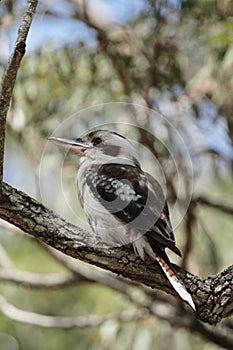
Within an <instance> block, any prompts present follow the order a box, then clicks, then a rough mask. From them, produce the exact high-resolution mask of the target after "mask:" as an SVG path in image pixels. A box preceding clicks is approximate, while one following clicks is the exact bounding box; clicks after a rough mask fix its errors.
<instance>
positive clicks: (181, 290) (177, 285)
mask: <svg viewBox="0 0 233 350" xmlns="http://www.w3.org/2000/svg"><path fill="white" fill-rule="evenodd" d="M156 260H157V261H158V263H159V265H160V266H161V268H162V270H163V272H164V273H165V275H166V276H167V278H168V280H169V281H170V283H171V285H172V286H173V288H174V289H175V290H176V291H177V293H178V294H179V296H180V297H181V298H182V299H183V300H185V301H187V302H188V303H189V305H190V306H191V307H192V308H193V310H194V311H196V308H195V305H194V302H193V299H192V297H191V295H190V294H189V293H188V291H187V290H186V288H185V286H184V285H183V284H182V283H181V282H180V280H179V279H178V277H177V276H176V275H175V273H174V272H173V271H172V269H171V267H170V266H169V265H168V264H167V263H166V262H165V261H164V260H163V259H162V258H161V257H160V256H158V255H157V254H156Z"/></svg>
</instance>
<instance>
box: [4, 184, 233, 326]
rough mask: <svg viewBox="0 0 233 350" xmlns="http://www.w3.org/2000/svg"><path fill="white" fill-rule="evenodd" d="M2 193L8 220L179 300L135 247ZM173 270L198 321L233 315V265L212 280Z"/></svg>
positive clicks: (10, 191)
mask: <svg viewBox="0 0 233 350" xmlns="http://www.w3.org/2000/svg"><path fill="white" fill-rule="evenodd" d="M2 191H3V192H2V201H1V204H0V217H1V218H2V219H4V220H6V221H8V222H10V223H11V224H13V225H15V226H16V227H18V228H20V229H21V230H23V231H24V232H26V233H28V234H29V235H31V236H33V237H35V238H37V239H39V240H41V241H43V242H44V243H46V244H48V245H49V246H51V247H54V248H56V249H58V250H59V251H62V252H63V253H65V254H67V255H70V256H72V257H74V258H76V259H80V260H82V261H85V262H87V263H89V264H93V265H96V266H99V267H101V268H103V269H106V270H110V271H112V272H114V273H116V274H118V275H122V276H124V277H127V278H129V279H131V280H133V281H136V282H138V283H143V284H145V285H148V286H150V287H152V288H158V289H160V290H163V291H165V292H167V293H169V294H172V295H173V296H175V297H176V298H179V296H178V295H177V294H176V292H175V291H174V290H173V288H172V287H171V285H170V283H169V282H168V280H167V279H166V277H165V276H164V274H163V273H162V271H161V269H160V267H159V266H158V265H157V264H156V263H154V262H152V261H149V260H148V261H146V263H145V262H143V261H142V260H141V259H140V258H138V257H137V256H136V255H135V254H134V252H133V251H132V249H131V248H130V247H128V246H125V247H120V248H111V249H109V248H106V247H104V246H102V245H101V243H100V242H99V241H98V239H97V237H95V236H94V235H91V234H90V233H89V232H87V231H84V230H82V229H79V228H78V227H76V226H74V225H72V224H70V223H68V222H66V221H65V220H64V219H63V218H61V217H60V216H58V215H57V214H56V213H54V212H53V211H51V210H49V209H47V208H46V207H44V206H43V205H42V204H40V203H38V202H37V201H36V200H34V199H32V198H31V197H29V196H28V195H26V194H25V193H23V192H21V191H19V190H17V189H15V188H13V187H11V186H9V185H7V184H3V190H2ZM173 267H174V269H175V270H176V272H177V274H178V275H179V277H180V279H181V280H182V281H183V283H184V284H185V286H186V288H187V290H188V291H189V292H190V294H191V295H192V298H193V300H194V302H195V305H196V308H197V312H196V318H197V319H199V320H201V321H203V322H206V323H209V324H211V325H214V324H217V323H218V322H219V321H221V319H223V318H224V317H228V316H230V315H232V314H233V265H232V266H230V267H228V268H227V269H225V270H224V271H222V272H220V273H218V274H217V275H214V276H209V277H206V278H201V277H198V276H195V275H193V274H191V273H189V272H187V271H185V270H184V269H182V268H180V267H178V266H176V265H173Z"/></svg>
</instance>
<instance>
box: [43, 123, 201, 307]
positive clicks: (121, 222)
mask: <svg viewBox="0 0 233 350" xmlns="http://www.w3.org/2000/svg"><path fill="white" fill-rule="evenodd" d="M49 140H50V141H52V142H53V143H54V144H55V145H56V146H58V147H59V148H60V149H62V150H64V151H66V152H68V153H72V154H74V155H76V156H78V157H79V158H80V160H79V167H78V173H77V179H76V185H77V191H78V198H79V201H80V203H81V205H82V207H83V209H84V213H85V215H86V218H87V220H88V222H89V224H90V226H91V229H92V231H93V233H94V234H95V235H97V237H99V238H100V240H101V241H102V242H104V243H105V244H106V245H107V246H108V247H119V246H123V245H127V244H131V245H132V246H133V249H134V252H135V254H137V255H139V257H140V258H141V259H142V260H143V261H145V258H146V256H149V257H150V258H151V259H152V260H153V261H157V262H158V264H159V265H160V267H161V268H162V271H163V272H164V274H165V275H166V277H167V278H168V280H169V281H170V283H171V285H172V286H173V288H174V289H175V290H176V292H177V293H178V294H179V296H180V297H181V299H183V300H184V301H186V302H188V304H189V305H190V306H191V307H192V309H193V310H194V311H195V310H196V309H195V304H194V302H193V300H192V297H191V295H190V293H189V292H188V291H187V289H186V288H185V286H184V284H183V283H182V281H181V280H180V278H179V277H178V276H177V274H176V273H175V271H174V269H173V268H172V265H171V262H170V260H169V258H168V256H167V254H166V252H165V249H166V248H169V249H170V250H171V251H173V252H174V253H175V254H177V255H178V256H180V257H181V252H180V250H179V249H178V247H177V246H176V243H175V237H174V232H173V229H172V225H171V221H170V217H169V209H168V205H167V202H166V198H165V195H164V193H163V190H162V187H161V186H160V184H159V182H158V181H157V180H156V179H155V178H154V177H153V176H152V175H150V174H149V173H147V172H145V171H143V170H142V168H141V165H140V161H139V155H138V152H137V150H136V148H135V147H134V145H133V143H132V142H131V141H130V140H129V139H127V138H126V137H125V136H123V135H121V134H119V133H118V132H116V131H110V130H99V129H98V130H94V131H91V132H89V133H87V134H86V135H84V136H83V137H82V138H60V137H49Z"/></svg>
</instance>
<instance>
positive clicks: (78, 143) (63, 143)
mask: <svg viewBox="0 0 233 350" xmlns="http://www.w3.org/2000/svg"><path fill="white" fill-rule="evenodd" d="M49 141H52V142H53V143H54V144H55V145H56V146H58V147H59V148H61V149H62V150H64V151H66V152H69V153H73V154H76V155H77V156H82V155H83V154H84V152H85V151H86V150H87V149H88V148H91V146H90V145H88V144H86V143H85V142H84V141H83V140H82V139H75V138H72V139H63V138H60V137H49Z"/></svg>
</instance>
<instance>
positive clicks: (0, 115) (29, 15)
mask: <svg viewBox="0 0 233 350" xmlns="http://www.w3.org/2000/svg"><path fill="white" fill-rule="evenodd" d="M37 3H38V0H28V2H27V6H26V9H25V11H24V14H23V19H22V22H21V24H20V27H19V30H18V34H17V38H16V42H15V47H14V51H13V53H12V55H11V57H10V60H9V63H8V66H7V68H6V71H5V74H4V78H3V82H2V87H1V91H0V184H1V183H2V177H3V157H4V143H5V126H6V117H7V112H8V109H9V105H10V101H11V97H12V92H13V88H14V85H15V80H16V75H17V72H18V70H19V66H20V63H21V60H22V58H23V56H24V54H25V48H26V39H27V35H28V32H29V28H30V26H31V23H32V19H33V16H34V14H35V11H36V7H37Z"/></svg>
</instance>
